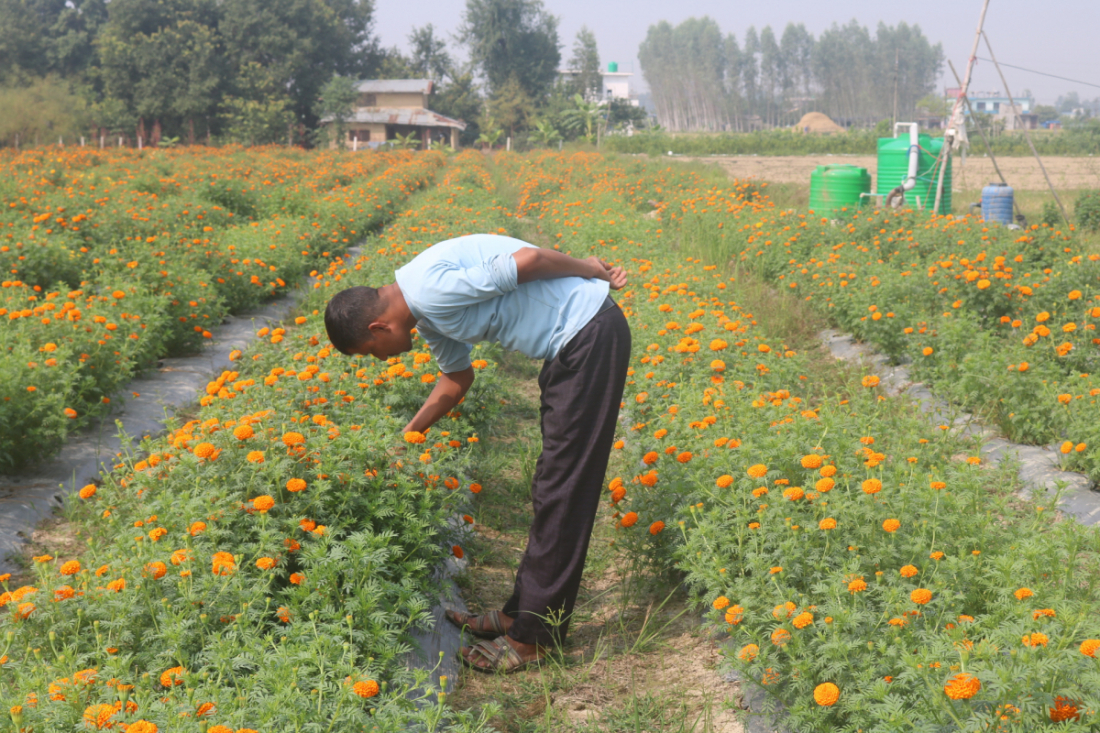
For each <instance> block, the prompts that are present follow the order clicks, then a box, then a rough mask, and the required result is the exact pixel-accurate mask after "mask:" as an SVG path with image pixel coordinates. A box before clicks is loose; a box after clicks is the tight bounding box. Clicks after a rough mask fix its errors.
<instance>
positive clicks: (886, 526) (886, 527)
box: [882, 519, 901, 532]
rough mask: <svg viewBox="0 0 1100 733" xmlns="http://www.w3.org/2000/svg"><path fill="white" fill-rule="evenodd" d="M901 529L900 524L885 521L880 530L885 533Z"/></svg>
mask: <svg viewBox="0 0 1100 733" xmlns="http://www.w3.org/2000/svg"><path fill="white" fill-rule="evenodd" d="M900 527H901V522H899V521H898V520H896V519H887V520H886V521H885V522H883V523H882V528H883V529H884V530H886V531H887V532H897V531H898V529H899V528H900Z"/></svg>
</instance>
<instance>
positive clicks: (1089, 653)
mask: <svg viewBox="0 0 1100 733" xmlns="http://www.w3.org/2000/svg"><path fill="white" fill-rule="evenodd" d="M1097 650H1100V639H1085V640H1084V641H1082V642H1081V646H1080V651H1081V653H1082V654H1084V655H1085V656H1086V657H1095V656H1096V652H1097Z"/></svg>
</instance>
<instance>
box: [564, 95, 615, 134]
mask: <svg viewBox="0 0 1100 733" xmlns="http://www.w3.org/2000/svg"><path fill="white" fill-rule="evenodd" d="M603 114H604V110H603V108H602V107H601V106H600V105H599V104H598V103H597V102H588V101H585V99H584V97H582V96H581V95H579V94H575V95H573V106H572V107H570V108H568V109H566V110H565V111H564V112H562V113H561V119H562V127H564V128H565V129H566V130H567V131H569V132H571V133H573V135H574V136H576V135H580V136H583V137H584V139H585V141H586V142H590V143H593V142H596V132H597V128H598V127H599V125H600V123H601V122H602V121H603Z"/></svg>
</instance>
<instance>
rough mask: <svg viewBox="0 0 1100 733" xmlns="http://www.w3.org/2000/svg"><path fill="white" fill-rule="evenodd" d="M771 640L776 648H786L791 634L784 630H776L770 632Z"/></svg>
mask: <svg viewBox="0 0 1100 733" xmlns="http://www.w3.org/2000/svg"><path fill="white" fill-rule="evenodd" d="M771 640H772V644H775V645H776V646H786V645H787V642H789V641H790V640H791V632H789V631H787V630H786V629H776V630H775V631H773V632H772V636H771Z"/></svg>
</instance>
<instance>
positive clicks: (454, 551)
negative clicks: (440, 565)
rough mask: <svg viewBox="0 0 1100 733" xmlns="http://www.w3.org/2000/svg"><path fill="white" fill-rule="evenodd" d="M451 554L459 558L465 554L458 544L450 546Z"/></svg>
mask: <svg viewBox="0 0 1100 733" xmlns="http://www.w3.org/2000/svg"><path fill="white" fill-rule="evenodd" d="M451 554H452V555H454V556H455V557H457V558H458V559H459V560H461V559H462V558H463V557H465V555H466V553H465V552H464V551H463V550H462V548H461V547H459V546H458V545H454V546H453V547H451Z"/></svg>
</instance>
